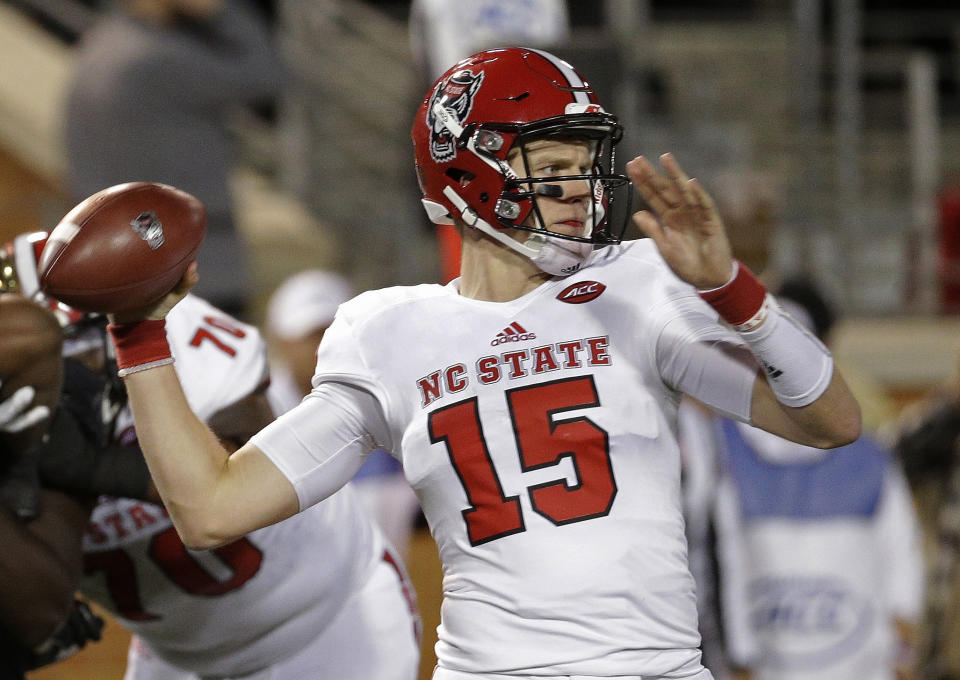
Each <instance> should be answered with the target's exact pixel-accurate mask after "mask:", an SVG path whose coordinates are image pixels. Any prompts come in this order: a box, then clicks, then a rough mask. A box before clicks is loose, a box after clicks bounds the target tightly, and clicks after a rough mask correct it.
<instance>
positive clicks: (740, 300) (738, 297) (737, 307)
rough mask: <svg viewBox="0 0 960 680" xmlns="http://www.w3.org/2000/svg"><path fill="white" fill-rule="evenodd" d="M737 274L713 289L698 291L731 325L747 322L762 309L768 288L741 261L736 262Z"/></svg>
mask: <svg viewBox="0 0 960 680" xmlns="http://www.w3.org/2000/svg"><path fill="white" fill-rule="evenodd" d="M734 266H735V267H736V268H737V272H736V275H735V276H734V277H733V278H732V279H731V280H730V281H728V282H727V283H725V284H724V285H722V286H720V287H719V288H714V289H713V290H703V291H698V292H699V294H700V297H701V298H703V299H704V300H705V301H706V302H707V303H708V304H709V305H710V306H711V307H713V308H714V309H715V310H717V312H718V313H719V314H720V316H721V317H723V320H724V321H726V322H727V323H729V324H730V325H731V326H740V325H741V324H744V323H746V322H747V321H749V320H750V319H752V318H753V317H754V315H756V314H757V312H759V311H760V308H761V307H763V301H764V299H765V298H766V296H767V289H766V288H765V287H764V285H763V284H762V283H760V280H759V279H757V277H756V276H754V275H753V272H752V271H750V270H749V269H747V267H746V266H744V265H743V264H742V263H740V262H735V263H734Z"/></svg>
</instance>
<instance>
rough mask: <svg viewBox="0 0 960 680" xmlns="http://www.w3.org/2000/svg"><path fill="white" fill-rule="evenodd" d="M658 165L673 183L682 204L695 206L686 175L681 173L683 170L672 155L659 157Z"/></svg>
mask: <svg viewBox="0 0 960 680" xmlns="http://www.w3.org/2000/svg"><path fill="white" fill-rule="evenodd" d="M660 164H661V165H662V166H663V169H664V170H665V171H666V173H667V177H669V178H670V181H671V182H673V187H674V189H675V191H676V192H677V194H679V195H680V196H682V197H683V200H684V202H685V203H687V204H688V205H697V199H696V197H695V196H694V195H693V190H692V187H691V186H690V178H689V177H688V176H687V173H686V172H684V171H683V168H681V167H680V164H679V163H678V162H677V159H676V158H675V157H674V155H673V154H672V153H669V152H668V153H665V154H663V155H662V156H660Z"/></svg>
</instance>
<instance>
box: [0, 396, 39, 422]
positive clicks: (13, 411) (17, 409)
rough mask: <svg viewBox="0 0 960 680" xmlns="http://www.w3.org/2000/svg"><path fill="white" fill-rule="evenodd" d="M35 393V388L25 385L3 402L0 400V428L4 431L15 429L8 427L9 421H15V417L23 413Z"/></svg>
mask: <svg viewBox="0 0 960 680" xmlns="http://www.w3.org/2000/svg"><path fill="white" fill-rule="evenodd" d="M35 394H36V390H34V389H33V387H31V386H30V385H25V386H24V387H21V388H20V389H18V390H16V391H15V392H14V393H13V394H11V395H10V396H9V397H8V398H7V399H5V400H4V401H3V402H0V430H3V431H5V432H14V431H15V430H12V429H10V427H11V423H13V422H15V421H16V419H17V418H18V417H20V416H21V415H22V414H23V412H24V410H26V409H27V408H28V407H29V406H30V403H31V402H32V401H33V397H34V396H35Z"/></svg>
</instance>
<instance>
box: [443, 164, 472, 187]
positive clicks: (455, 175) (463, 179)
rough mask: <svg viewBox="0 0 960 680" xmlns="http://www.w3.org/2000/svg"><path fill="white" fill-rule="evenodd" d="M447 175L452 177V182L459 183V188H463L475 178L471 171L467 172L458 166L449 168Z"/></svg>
mask: <svg viewBox="0 0 960 680" xmlns="http://www.w3.org/2000/svg"><path fill="white" fill-rule="evenodd" d="M446 174H447V177H449V178H450V179H452V180H453V181H454V182H456V183H457V184H459V185H460V188H461V189H462V188H465V187H466V186H467V185H468V184H470V182H472V181H473V180H475V179H476V178H477V176H476V175H474V174H473V173H472V172H467V171H466V170H461V169H460V168H449V169H448V170H447V173H446Z"/></svg>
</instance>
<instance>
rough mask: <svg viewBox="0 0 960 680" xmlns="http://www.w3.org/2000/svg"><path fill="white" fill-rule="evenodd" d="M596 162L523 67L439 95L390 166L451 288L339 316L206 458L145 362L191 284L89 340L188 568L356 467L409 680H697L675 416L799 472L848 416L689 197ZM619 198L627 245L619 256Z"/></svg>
mask: <svg viewBox="0 0 960 680" xmlns="http://www.w3.org/2000/svg"><path fill="white" fill-rule="evenodd" d="M620 137H621V127H620V125H619V124H618V122H617V120H616V118H615V117H614V116H612V115H611V114H609V113H607V112H605V111H604V110H603V108H602V107H601V106H600V104H599V102H598V101H597V99H596V97H595V96H594V93H593V91H592V90H591V88H590V86H589V85H588V84H587V83H586V82H585V81H584V80H583V78H582V76H581V75H580V74H579V73H578V72H577V71H576V70H575V69H574V68H573V67H571V66H570V65H569V64H567V63H566V62H564V61H562V60H560V59H558V58H557V57H555V56H554V55H552V54H549V53H547V52H542V51H538V50H533V49H521V48H506V49H498V50H490V51H485V52H481V53H478V54H476V55H474V56H472V57H469V58H468V59H465V60H463V61H461V62H459V63H458V64H457V65H456V66H454V67H453V68H451V69H450V70H448V71H447V72H446V73H445V74H444V75H443V76H441V78H440V79H439V80H438V81H437V82H436V84H435V85H434V86H433V88H432V89H431V90H430V92H429V93H427V95H426V97H425V98H424V100H423V102H422V104H421V106H420V108H419V110H418V111H417V114H416V118H415V119H414V124H413V140H414V148H415V155H416V165H417V172H418V174H419V179H420V184H421V188H422V191H423V202H424V205H425V207H426V209H427V213H428V215H429V216H430V218H431V219H432V220H433V221H434V222H437V223H440V224H450V225H455V226H456V228H458V229H460V230H461V232H462V234H463V247H462V268H461V277H460V278H459V279H455V280H454V281H452V282H451V283H450V284H448V285H446V286H440V285H421V286H414V287H397V288H388V289H384V290H380V291H372V292H366V293H363V294H361V295H360V296H358V297H356V298H354V299H353V300H351V301H349V302H347V303H345V304H343V305H341V307H340V309H339V311H338V313H337V317H336V319H335V320H334V322H333V325H332V326H331V327H330V328H329V330H328V331H327V332H326V334H325V336H324V338H323V341H322V342H321V344H320V348H319V353H318V361H317V370H316V374H315V376H314V378H313V391H312V392H311V394H310V395H309V396H308V397H307V398H306V399H304V400H303V402H301V403H300V404H299V405H298V406H297V407H296V408H294V409H293V410H291V411H289V412H288V413H286V414H284V415H283V416H281V417H280V418H278V419H277V420H276V421H274V422H273V423H272V424H271V425H269V426H267V428H265V429H264V430H263V431H261V432H260V433H258V434H256V435H255V436H253V437H252V438H251V440H250V441H249V442H248V443H247V444H246V445H244V446H243V447H241V448H240V449H239V450H238V451H236V452H234V453H232V454H231V453H230V452H229V451H228V450H226V449H224V448H223V447H222V446H220V444H219V443H218V442H217V440H216V438H215V437H213V436H212V435H210V433H209V432H208V431H207V430H206V428H205V427H204V426H203V424H202V421H201V420H199V419H198V418H196V417H195V416H194V415H193V414H192V413H191V411H190V406H189V401H188V399H187V398H185V397H184V393H183V389H182V388H181V386H180V384H179V383H178V380H177V376H178V371H177V370H176V369H175V368H174V366H175V365H172V362H173V359H174V357H173V354H174V352H169V351H167V350H166V348H165V346H164V344H163V338H164V337H165V330H164V317H165V316H167V313H168V311H169V310H170V308H171V305H173V304H175V303H176V301H177V300H178V299H179V298H180V297H181V296H182V295H184V294H185V293H186V291H187V290H188V289H189V287H190V286H191V285H192V284H193V283H194V282H195V281H196V280H197V276H198V274H197V272H196V268H195V267H191V268H190V269H189V270H188V272H187V274H186V275H185V277H184V279H183V280H182V281H181V283H180V284H179V285H178V286H177V288H176V289H175V290H174V291H173V292H172V293H171V295H169V296H168V297H167V298H166V299H165V300H164V301H163V302H162V303H160V304H158V305H156V306H155V307H153V308H151V309H147V310H139V311H137V312H134V313H130V314H125V315H117V316H115V317H114V318H113V323H112V325H111V327H110V330H111V334H112V338H113V341H114V343H115V345H116V347H117V354H118V364H119V373H120V374H121V375H122V376H123V378H124V381H125V383H126V385H127V389H128V392H129V394H130V400H131V404H132V407H133V413H134V417H135V420H136V423H137V430H138V432H139V434H140V443H141V445H142V446H143V448H144V452H145V453H146V456H147V459H148V460H149V461H150V465H151V468H152V469H153V472H154V479H155V481H156V483H157V486H158V488H159V490H160V493H161V495H162V496H163V497H164V499H165V500H166V504H167V508H168V509H169V510H170V513H171V515H172V517H173V521H174V524H175V525H176V527H177V529H178V531H179V532H180V534H181V536H182V537H183V539H184V541H185V542H186V544H187V545H189V546H191V547H194V548H210V547H212V546H217V545H223V544H224V543H227V542H229V541H231V540H235V539H236V537H237V536H241V535H243V534H245V533H247V532H249V531H251V530H254V529H256V528H258V527H260V526H263V525H266V524H270V523H272V522H276V521H279V520H282V519H284V518H287V517H290V516H292V515H295V514H296V513H298V512H303V511H307V510H308V509H309V508H310V507H311V506H312V505H313V504H315V503H317V502H319V501H321V500H322V499H324V498H326V497H327V496H328V495H329V494H331V493H333V492H334V491H335V490H336V489H338V488H339V487H340V486H342V485H343V484H344V483H345V482H346V481H347V480H348V479H349V478H350V477H351V476H352V475H353V474H354V472H355V471H356V470H357V469H358V468H359V466H360V465H361V464H362V462H363V459H364V456H365V455H366V454H367V453H368V452H369V451H370V450H372V449H374V448H377V447H382V448H384V449H386V450H387V451H390V452H392V453H393V455H395V456H397V457H398V458H399V459H400V460H401V462H402V464H403V469H404V474H405V475H406V478H407V480H408V481H409V482H410V483H411V484H412V485H413V487H414V489H415V490H416V492H417V495H418V496H419V499H420V502H421V506H422V508H423V511H424V514H425V516H426V519H427V521H428V523H429V525H430V529H431V531H432V533H433V536H434V538H435V540H436V542H437V545H438V548H439V554H440V558H441V560H442V562H443V566H444V582H443V596H444V601H443V608H442V618H441V624H440V627H439V641H438V643H437V646H436V651H437V657H438V665H437V668H436V670H435V671H434V675H433V677H434V679H435V680H476V679H481V678H482V679H484V680H490V679H497V680H500V679H508V678H509V679H513V680H515V679H516V678H518V677H520V678H530V677H536V678H544V677H563V678H567V677H571V676H575V677H586V678H596V677H611V676H616V677H620V678H640V677H642V678H644V680H649V679H651V678H685V679H687V680H692V679H696V680H703V679H707V678H710V677H711V676H710V673H709V671H707V670H706V669H704V668H703V667H702V665H701V663H700V652H699V650H698V644H699V635H698V632H697V628H696V619H697V612H696V605H695V596H694V589H693V582H692V579H691V577H690V573H689V570H688V567H687V563H686V545H685V541H684V536H683V519H682V516H681V507H680V489H679V482H680V462H679V452H678V446H677V439H676V432H675V420H676V414H677V404H678V402H679V398H680V395H681V393H688V394H690V395H692V396H693V397H695V398H697V399H698V400H700V401H701V402H703V403H705V404H707V405H709V406H710V407H712V408H713V409H715V410H716V411H718V412H720V413H722V414H724V415H727V416H730V417H732V418H735V419H737V420H741V421H748V422H752V423H753V424H755V425H757V426H759V427H762V428H764V429H767V430H769V431H772V432H774V433H777V434H780V435H782V436H785V437H788V438H791V439H794V440H797V441H800V442H802V443H806V444H810V445H814V446H819V447H834V446H838V445H841V444H846V443H848V442H850V441H853V440H854V439H856V437H857V436H858V435H859V432H860V412H859V407H858V405H857V403H856V401H855V400H854V398H853V397H852V396H851V394H850V392H849V390H848V389H847V387H846V385H845V383H844V381H843V379H842V378H841V377H840V375H839V374H838V373H837V372H836V371H835V370H834V366H833V361H832V358H831V355H830V354H829V352H828V351H827V349H826V348H825V347H824V346H823V345H822V344H821V343H819V342H818V341H817V340H815V339H814V338H813V337H812V336H810V335H809V334H808V333H807V332H806V331H805V330H803V329H802V328H800V327H799V326H797V325H796V324H795V323H793V322H792V321H791V320H790V318H789V317H788V316H786V315H784V314H782V313H781V311H780V308H779V306H778V305H777V303H776V301H775V300H774V299H773V298H772V297H770V296H769V295H767V294H766V291H765V289H764V288H763V286H762V285H761V284H760V283H759V281H757V279H756V278H755V277H754V276H753V275H752V274H751V273H750V272H749V270H747V269H746V268H745V267H743V266H741V265H739V264H738V263H737V262H736V261H735V260H734V259H733V257H732V255H731V249H730V245H729V241H728V239H727V236H726V234H725V231H724V228H723V224H722V222H721V219H720V217H719V215H718V214H717V212H716V210H715V208H714V206H713V202H712V200H711V198H710V197H709V195H708V194H707V193H706V192H705V191H704V189H703V188H702V187H701V186H700V185H699V184H698V183H697V182H696V181H695V180H691V179H688V178H687V176H686V175H685V174H684V172H683V170H682V169H681V168H680V166H679V165H678V163H677V162H676V160H675V159H673V158H672V157H671V156H669V155H667V156H664V157H663V158H662V159H661V162H662V164H663V170H664V172H661V171H658V170H656V169H655V168H654V167H653V166H652V165H651V164H650V163H649V162H647V161H646V160H645V159H643V158H642V157H638V158H636V159H634V160H633V161H631V162H630V163H628V164H627V171H628V173H629V177H627V176H625V175H621V174H616V172H615V167H614V158H613V149H614V146H615V145H616V143H617V142H618V141H619V139H620ZM631 179H632V181H633V183H635V185H636V187H637V189H639V191H640V193H641V195H642V196H643V198H644V199H645V201H646V204H647V205H648V206H649V208H650V211H641V212H639V213H637V215H636V216H635V217H634V220H635V221H636V222H637V223H638V225H639V226H640V227H641V228H642V229H643V230H644V231H645V232H646V233H647V234H648V235H649V236H650V237H651V238H649V239H644V240H637V241H631V242H621V235H622V233H623V229H624V228H625V225H626V223H627V221H628V219H629V209H628V205H629V202H628V200H626V196H628V195H629V194H630V187H631V182H630V180H631ZM173 309H174V311H173V312H171V314H172V315H175V314H176V308H173ZM171 323H172V320H171ZM177 361H180V359H179V357H177ZM179 374H180V375H183V371H182V369H181V370H180V371H179Z"/></svg>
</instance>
